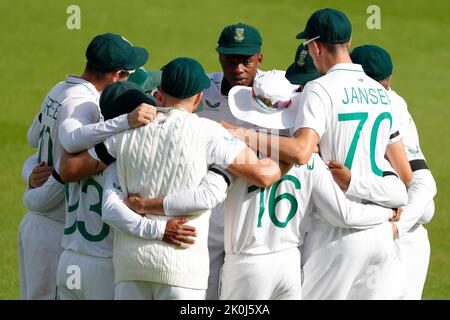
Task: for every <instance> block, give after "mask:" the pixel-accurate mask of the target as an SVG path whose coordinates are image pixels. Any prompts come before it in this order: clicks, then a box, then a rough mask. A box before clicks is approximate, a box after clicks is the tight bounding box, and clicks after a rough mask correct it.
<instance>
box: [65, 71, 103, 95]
mask: <svg viewBox="0 0 450 320" xmlns="http://www.w3.org/2000/svg"><path fill="white" fill-rule="evenodd" d="M66 83H68V84H81V85H83V86H85V87H86V88H87V89H89V91H91V92H92V94H93V95H94V96H95V97H96V98H97V99H98V98H99V97H100V93H99V92H98V91H97V89H96V88H95V86H94V85H93V84H92V83H91V82H89V81H87V80H84V79H83V78H80V77H78V76H73V75H68V76H67V77H66Z"/></svg>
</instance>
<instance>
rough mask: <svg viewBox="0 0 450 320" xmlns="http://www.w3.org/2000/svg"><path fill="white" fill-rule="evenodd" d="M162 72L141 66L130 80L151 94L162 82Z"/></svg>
mask: <svg viewBox="0 0 450 320" xmlns="http://www.w3.org/2000/svg"><path fill="white" fill-rule="evenodd" d="M161 73H162V72H161V71H160V70H146V69H145V68H144V67H140V68H139V69H136V71H135V72H134V73H132V74H131V75H130V76H129V77H128V81H131V82H134V83H136V84H137V85H138V86H139V87H140V88H141V89H142V90H144V92H145V93H146V94H149V93H151V92H152V91H153V90H155V89H156V88H158V86H159V85H160V84H161Z"/></svg>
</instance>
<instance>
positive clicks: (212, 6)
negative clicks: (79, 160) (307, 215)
mask: <svg viewBox="0 0 450 320" xmlns="http://www.w3.org/2000/svg"><path fill="white" fill-rule="evenodd" d="M71 4H76V5H78V6H79V7H80V9H81V29H80V30H69V29H67V27H66V19H67V18H68V16H69V15H68V14H67V13H66V9H67V7H68V6H69V5H71ZM370 4H376V5H379V7H380V8H381V29H379V30H369V29H368V28H367V27H366V20H367V18H368V17H369V14H367V13H366V9H367V7H368V6H369V5H370ZM328 6H331V7H335V8H338V9H340V10H343V11H344V12H346V13H347V14H348V16H349V17H350V19H351V21H352V24H353V46H357V45H362V44H378V45H381V46H383V47H384V48H386V49H387V50H388V51H389V52H390V53H391V55H392V58H393V61H394V75H393V88H394V89H395V90H396V91H397V92H398V93H399V94H400V95H402V96H403V97H404V98H405V99H406V101H407V102H408V104H409V109H410V112H411V113H412V115H413V117H414V118H415V121H416V124H417V127H418V129H419V134H420V139H421V145H422V149H423V151H424V153H425V155H426V156H427V161H428V164H429V166H430V168H431V170H432V172H433V174H434V177H435V179H436V181H437V184H438V195H437V197H436V199H435V203H436V213H435V217H434V219H433V221H432V222H431V223H430V224H429V225H427V229H428V231H429V236H430V241H431V262H430V267H429V273H428V278H427V282H426V286H425V292H424V298H425V299H449V298H450V268H449V265H450V241H449V240H450V236H449V231H450V229H449V225H450V216H449V211H450V201H449V185H450V170H449V168H448V163H449V159H450V152H449V142H448V141H447V140H446V139H447V138H448V137H450V129H449V126H448V124H447V121H448V120H449V119H450V108H449V107H448V104H449V103H450V90H448V87H449V84H450V72H449V71H450V59H449V57H448V54H449V52H450V43H449V42H448V41H447V40H448V39H450V28H449V23H448V18H447V14H448V12H450V2H448V1H445V0H440V1H438V0H427V1H422V0H410V1H400V0H395V1H392V0H391V1H377V0H370V1H337V0H336V1H317V0H314V1H313V0H303V1H299V0H277V1H265V0H247V1H242V0H233V1H231V0H228V1H218V0H201V1H196V0H192V1H184V0H176V1H173V0H172V1H152V0H139V1H119V0H111V1H92V0H90V1H87V0H84V1H76V0H71V1H67V0H48V1H43V0H40V1H25V0H15V1H12V0H1V1H0V52H1V59H0V69H1V73H2V76H1V77H0V88H1V89H0V90H1V102H0V103H1V112H0V141H1V143H0V151H1V158H2V161H1V167H0V168H1V169H0V170H1V172H0V191H1V192H0V203H1V204H2V206H1V208H0V217H1V219H0V299H17V298H18V297H19V276H18V261H17V231H18V226H19V222H20V220H21V218H22V216H23V214H24V213H25V211H26V210H25V208H24V207H23V205H22V194H23V191H24V188H25V185H24V183H23V182H22V181H21V178H20V176H21V175H20V172H21V167H22V163H23V161H24V160H25V159H26V158H27V157H28V156H29V155H30V154H31V153H32V152H33V150H32V149H31V148H30V147H28V145H27V142H26V130H27V128H28V127H29V125H30V124H31V121H32V119H33V116H34V115H35V114H36V113H37V111H38V109H39V106H40V104H41V101H42V99H43V98H44V96H45V94H46V93H47V91H48V90H49V89H50V88H51V87H52V86H53V85H54V84H55V83H57V82H59V81H61V80H63V79H64V77H65V76H66V75H67V74H80V73H81V72H82V68H83V66H84V63H85V58H84V50H85V48H86V46H87V44H88V43H89V41H90V40H91V39H92V37H93V36H94V35H96V34H99V33H104V32H114V33H119V34H122V35H125V36H126V37H127V38H128V39H129V40H130V41H132V42H133V43H134V44H135V45H139V46H143V47H146V48H147V49H148V50H149V52H150V60H149V62H148V63H147V65H146V67H147V68H149V69H159V68H160V67H161V66H162V65H164V64H165V63H166V62H168V61H169V60H171V59H172V58H174V57H177V56H190V57H193V58H196V59H198V60H199V61H200V62H201V63H202V64H203V65H204V67H205V69H206V70H207V71H208V72H209V71H218V70H220V65H219V62H218V57H217V54H216V52H215V50H214V49H215V47H216V42H217V38H218V36H219V34H220V31H221V30H222V28H223V27H224V26H226V25H229V24H232V23H237V22H244V23H248V24H251V25H254V26H255V27H257V28H258V29H259V30H260V31H261V34H262V36H263V52H264V57H265V61H264V65H263V69H272V68H277V69H284V68H286V67H287V66H288V65H289V64H290V63H291V60H292V59H293V56H294V53H295V48H296V46H297V45H298V41H297V40H296V39H295V35H296V34H297V32H299V31H302V30H303V27H304V25H305V23H306V19H307V18H308V17H309V15H310V14H311V13H312V12H313V11H315V10H316V9H319V8H323V7H328ZM445 137H447V138H445Z"/></svg>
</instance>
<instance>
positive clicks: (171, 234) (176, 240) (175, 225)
mask: <svg viewBox="0 0 450 320" xmlns="http://www.w3.org/2000/svg"><path fill="white" fill-rule="evenodd" d="M188 221H189V219H186V218H177V219H172V220H169V221H167V224H166V230H165V231H164V237H163V241H165V242H167V243H171V244H174V245H176V246H178V247H180V248H182V249H186V248H188V247H189V245H191V244H194V243H195V240H194V239H192V238H191V237H196V236H197V232H196V230H195V228H194V227H192V226H188V225H186V224H185V223H187V222H188Z"/></svg>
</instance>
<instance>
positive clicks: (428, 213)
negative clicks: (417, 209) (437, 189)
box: [419, 200, 435, 224]
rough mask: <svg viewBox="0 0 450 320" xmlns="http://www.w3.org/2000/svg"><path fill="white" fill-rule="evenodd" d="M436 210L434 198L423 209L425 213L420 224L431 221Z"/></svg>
mask: <svg viewBox="0 0 450 320" xmlns="http://www.w3.org/2000/svg"><path fill="white" fill-rule="evenodd" d="M434 210H435V207H434V201H433V200H432V201H430V202H429V203H428V205H427V206H426V207H425V209H424V210H423V214H422V216H421V217H420V219H419V223H420V224H426V223H429V222H430V221H431V219H433V216H434Z"/></svg>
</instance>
